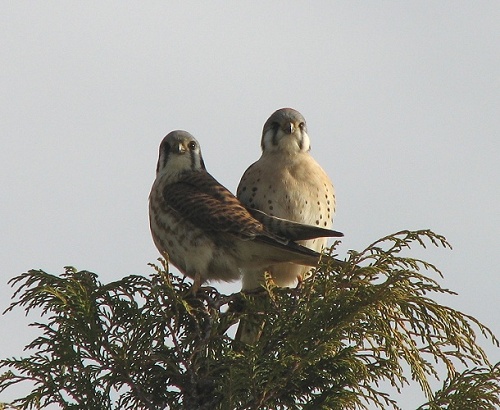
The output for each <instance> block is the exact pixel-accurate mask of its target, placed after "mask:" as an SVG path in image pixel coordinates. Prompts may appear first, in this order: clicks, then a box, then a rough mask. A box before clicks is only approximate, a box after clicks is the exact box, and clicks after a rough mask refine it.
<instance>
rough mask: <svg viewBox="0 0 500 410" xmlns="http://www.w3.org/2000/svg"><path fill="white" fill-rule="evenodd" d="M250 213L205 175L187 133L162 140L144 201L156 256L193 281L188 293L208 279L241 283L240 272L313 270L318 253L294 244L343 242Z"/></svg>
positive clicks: (197, 147) (320, 230)
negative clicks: (290, 266) (289, 266)
mask: <svg viewBox="0 0 500 410" xmlns="http://www.w3.org/2000/svg"><path fill="white" fill-rule="evenodd" d="M253 212H254V216H252V214H251V213H250V212H249V211H248V210H247V209H246V208H245V207H244V206H243V205H242V204H241V203H240V201H239V200H238V199H237V198H236V197H235V196H234V195H233V194H231V192H229V191H228V190H227V189H226V188H224V187H223V186H222V185H221V184H219V183H218V182H217V181H216V180H215V179H214V178H213V177H212V176H211V175H210V174H209V173H208V172H207V170H206V168H205V164H204V162H203V158H202V155H201V150H200V145H199V144H198V141H196V139H195V138H194V137H193V136H192V135H191V134H189V133H188V132H186V131H172V132H171V133H169V134H168V135H167V136H166V137H165V138H164V139H163V141H162V142H161V145H160V150H159V158H158V164H157V168H156V179H155V181H154V183H153V187H152V189H151V194H150V196H149V220H150V227H151V233H152V236H153V241H154V243H155V245H156V247H157V248H158V250H159V251H160V253H161V254H162V255H163V256H165V258H168V260H169V261H170V262H171V263H172V264H173V265H174V266H176V267H177V268H178V269H179V270H180V271H181V272H182V273H184V274H185V275H186V276H189V277H190V278H192V279H194V284H193V292H195V291H196V290H197V289H198V288H199V286H200V285H201V284H202V283H203V282H205V281H207V280H211V279H213V280H222V281H232V280H236V279H239V278H240V276H241V271H240V269H257V270H263V269H264V270H265V269H266V268H267V267H268V266H269V265H274V264H276V263H280V262H293V263H297V264H300V265H307V266H314V265H316V264H317V262H318V260H319V258H320V254H319V253H317V252H315V251H314V250H311V249H307V248H305V247H303V246H301V245H298V244H296V243H295V242H294V241H295V240H301V239H309V238H317V237H320V236H338V235H341V234H340V233H338V232H335V231H331V230H329V229H326V228H321V227H319V226H306V225H304V224H299V223H294V222H290V221H286V220H283V219H279V218H273V217H271V216H269V215H266V214H265V213H263V212H259V211H253Z"/></svg>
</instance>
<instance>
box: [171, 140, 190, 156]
mask: <svg viewBox="0 0 500 410" xmlns="http://www.w3.org/2000/svg"><path fill="white" fill-rule="evenodd" d="M170 150H171V151H172V152H173V153H175V154H184V153H185V152H186V151H187V150H186V147H185V146H184V144H183V143H182V142H179V143H177V144H174V145H173V146H172V147H171V148H170Z"/></svg>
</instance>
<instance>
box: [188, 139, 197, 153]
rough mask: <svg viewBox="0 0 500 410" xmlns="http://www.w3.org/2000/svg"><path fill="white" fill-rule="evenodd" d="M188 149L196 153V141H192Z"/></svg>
mask: <svg viewBox="0 0 500 410" xmlns="http://www.w3.org/2000/svg"><path fill="white" fill-rule="evenodd" d="M188 148H189V149H190V150H191V151H194V150H195V149H196V142H194V141H190V142H189V144H188Z"/></svg>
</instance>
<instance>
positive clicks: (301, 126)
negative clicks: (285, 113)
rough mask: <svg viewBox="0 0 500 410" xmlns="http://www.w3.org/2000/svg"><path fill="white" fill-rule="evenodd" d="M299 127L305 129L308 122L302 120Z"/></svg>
mask: <svg viewBox="0 0 500 410" xmlns="http://www.w3.org/2000/svg"><path fill="white" fill-rule="evenodd" d="M299 127H300V129H301V130H303V129H304V128H305V127H306V123H305V122H301V123H300V124H299Z"/></svg>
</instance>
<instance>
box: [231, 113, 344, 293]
mask: <svg viewBox="0 0 500 410" xmlns="http://www.w3.org/2000/svg"><path fill="white" fill-rule="evenodd" d="M261 147H262V156H261V157H260V159H259V160H258V161H257V162H255V163H254V164H252V165H251V166H250V167H249V168H248V169H247V170H246V171H245V173H244V174H243V177H242V178H241V181H240V184H239V186H238V189H237V197H238V199H239V200H240V201H241V202H242V203H243V204H244V205H245V206H247V207H248V208H255V209H258V210H261V211H263V212H265V213H267V214H269V215H274V216H277V217H280V218H284V219H287V220H291V221H296V222H300V223H303V224H308V225H315V226H318V227H322V228H325V229H330V228H331V226H332V224H333V216H334V214H335V190H334V188H333V184H332V182H331V181H330V178H328V175H327V174H326V173H325V171H323V169H322V168H321V166H320V165H319V164H318V163H317V162H316V161H315V160H314V158H313V157H312V156H311V154H310V149H311V145H310V140H309V135H308V134H307V128H306V120H305V119H304V117H303V116H302V114H301V113H299V112H298V111H296V110H294V109H292V108H282V109H279V110H277V111H276V112H274V113H273V114H272V115H271V116H270V117H269V119H268V120H267V121H266V123H265V124H264V128H263V130H262V140H261ZM326 242H327V238H326V237H322V238H315V239H307V240H303V241H299V242H298V243H300V244H301V245H303V246H305V247H307V248H310V249H313V250H315V251H317V252H320V251H321V249H322V248H323V247H324V246H326ZM308 269H309V268H308V267H306V266H303V265H297V264H292V263H280V264H276V265H273V266H271V267H270V268H269V269H268V271H269V272H270V274H271V276H272V278H273V280H274V282H275V283H276V284H277V285H278V286H291V285H293V284H295V283H297V281H300V280H301V279H302V278H303V277H304V275H305V273H306V272H307V271H308ZM263 277H264V271H262V270H261V271H259V270H255V269H250V270H247V271H245V272H244V276H243V289H244V290H247V289H253V288H257V287H259V285H260V284H261V283H262V280H263Z"/></svg>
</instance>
